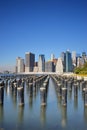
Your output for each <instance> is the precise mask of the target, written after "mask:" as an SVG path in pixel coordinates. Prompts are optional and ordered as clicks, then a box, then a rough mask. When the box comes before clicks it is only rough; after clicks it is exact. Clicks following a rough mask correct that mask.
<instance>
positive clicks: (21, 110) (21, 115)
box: [18, 106, 24, 123]
mask: <svg viewBox="0 0 87 130" xmlns="http://www.w3.org/2000/svg"><path fill="white" fill-rule="evenodd" d="M23 119H24V106H22V107H20V106H19V108H18V122H19V123H22V122H23Z"/></svg>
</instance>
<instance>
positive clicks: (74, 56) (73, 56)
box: [72, 51, 76, 66]
mask: <svg viewBox="0 0 87 130" xmlns="http://www.w3.org/2000/svg"><path fill="white" fill-rule="evenodd" d="M72 64H73V65H74V66H76V52H75V51H73V52H72Z"/></svg>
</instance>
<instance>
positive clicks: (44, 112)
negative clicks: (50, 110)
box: [40, 106, 46, 126]
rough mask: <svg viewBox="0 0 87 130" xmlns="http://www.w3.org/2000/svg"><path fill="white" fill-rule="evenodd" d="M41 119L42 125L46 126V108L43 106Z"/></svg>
mask: <svg viewBox="0 0 87 130" xmlns="http://www.w3.org/2000/svg"><path fill="white" fill-rule="evenodd" d="M40 119H41V123H42V125H43V126H44V125H45V123H46V106H41V108H40Z"/></svg>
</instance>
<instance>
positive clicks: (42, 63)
mask: <svg viewBox="0 0 87 130" xmlns="http://www.w3.org/2000/svg"><path fill="white" fill-rule="evenodd" d="M38 68H39V72H44V71H45V56H44V55H39V60H38Z"/></svg>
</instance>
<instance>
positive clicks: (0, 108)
mask: <svg viewBox="0 0 87 130" xmlns="http://www.w3.org/2000/svg"><path fill="white" fill-rule="evenodd" d="M3 107H4V106H3V105H0V122H2V121H3V120H4V108H3Z"/></svg>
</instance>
